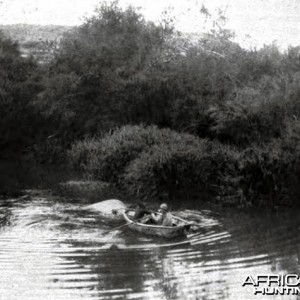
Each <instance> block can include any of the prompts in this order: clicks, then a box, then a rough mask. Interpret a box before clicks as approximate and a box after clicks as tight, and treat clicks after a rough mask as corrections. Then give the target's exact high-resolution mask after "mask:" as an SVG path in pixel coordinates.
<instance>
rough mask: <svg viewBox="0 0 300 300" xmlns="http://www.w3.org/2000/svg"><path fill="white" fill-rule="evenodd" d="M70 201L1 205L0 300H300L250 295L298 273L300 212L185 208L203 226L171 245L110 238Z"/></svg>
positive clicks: (123, 235) (127, 235)
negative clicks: (265, 281) (254, 282)
mask: <svg viewBox="0 0 300 300" xmlns="http://www.w3.org/2000/svg"><path fill="white" fill-rule="evenodd" d="M63 200H64V199H60V198H57V197H52V196H46V197H38V196H35V197H31V198H30V199H8V200H1V202H0V203H1V205H0V267H1V271H0V299H1V300H2V299H3V300H12V299H18V300H19V299H22V300H34V299H51V300H52V299H53V300H59V299H64V300H65V299H72V300H76V299H85V300H88V299H273V297H274V299H299V295H298V296H296V295H295V296H293V295H277V296H263V295H254V289H253V287H252V286H249V285H247V286H244V287H243V286H242V284H243V282H244V281H245V280H246V277H247V276H248V275H251V276H253V278H255V276H256V275H257V274H270V275H271V274H276V275H278V274H291V273H293V274H300V271H299V268H300V261H299V258H300V237H299V232H300V220H299V217H298V212H297V211H291V210H286V211H283V212H277V213H271V212H269V213H267V212H247V213H246V212H238V211H232V210H228V211H223V212H219V213H216V212H213V211H212V210H208V209H201V210H197V209H178V210H177V211H176V212H175V213H176V214H177V215H179V216H181V217H183V218H188V219H190V220H193V221H195V222H197V223H199V224H201V227H200V228H199V230H198V231H196V232H194V233H193V234H192V235H191V236H189V238H180V239H176V240H166V239H162V238H161V239H157V238H154V237H149V236H145V235H142V234H137V233H134V232H131V231H130V230H129V229H124V230H123V229H120V230H115V231H112V232H110V233H108V234H104V233H105V232H106V231H107V230H109V229H111V228H113V226H115V225H111V224H107V223H106V222H104V221H103V220H102V219H101V218H100V217H99V215H98V214H97V212H91V211H88V210H85V209H84V207H83V205H80V204H70V203H68V202H66V201H63ZM297 297H298V298H297Z"/></svg>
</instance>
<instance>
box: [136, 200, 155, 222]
mask: <svg viewBox="0 0 300 300" xmlns="http://www.w3.org/2000/svg"><path fill="white" fill-rule="evenodd" d="M150 213H151V212H150V211H149V210H147V209H146V207H145V205H144V204H143V203H141V202H138V203H137V206H136V208H135V212H134V216H133V219H134V220H139V221H141V219H142V218H144V217H145V216H147V215H150ZM148 219H149V218H147V220H148Z"/></svg>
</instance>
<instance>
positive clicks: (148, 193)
mask: <svg viewBox="0 0 300 300" xmlns="http://www.w3.org/2000/svg"><path fill="white" fill-rule="evenodd" d="M236 158H237V156H236V154H235V153H234V151H232V150H229V149H228V148H225V149H224V148H223V147H222V146H221V145H220V144H217V143H211V142H208V141H206V140H199V141H198V142H197V143H193V144H188V143H186V142H185V141H184V140H183V141H182V142H181V143H174V144H169V145H166V144H161V145H158V146H154V147H152V148H150V149H149V151H147V152H144V153H143V154H142V155H140V156H139V157H138V158H137V159H135V160H134V161H132V162H131V163H130V165H129V166H128V167H127V169H126V172H125V175H124V183H125V186H126V188H127V190H128V191H129V192H130V193H132V194H134V195H136V196H139V197H144V198H146V199H164V200H174V199H187V198H192V197H194V198H198V197H199V198H200V199H201V198H203V197H206V196H208V195H210V196H216V195H218V193H219V191H218V190H217V191H216V187H217V188H219V187H220V186H222V185H225V184H226V185H227V186H228V185H229V183H230V185H233V184H234V182H233V180H232V179H233V175H234V173H235V169H236V168H237V159H236ZM230 181H232V182H230ZM206 200H207V199H206Z"/></svg>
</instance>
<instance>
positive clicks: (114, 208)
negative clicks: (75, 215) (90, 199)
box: [85, 199, 127, 222]
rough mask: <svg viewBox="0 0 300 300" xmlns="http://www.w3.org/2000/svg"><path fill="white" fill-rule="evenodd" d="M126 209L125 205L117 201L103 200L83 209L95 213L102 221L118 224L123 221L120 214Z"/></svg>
mask: <svg viewBox="0 0 300 300" xmlns="http://www.w3.org/2000/svg"><path fill="white" fill-rule="evenodd" d="M126 208H127V207H126V205H125V204H124V203H123V202H122V201H120V200H117V199H109V200H104V201H101V202H97V203H94V204H91V205H88V206H86V207H85V209H88V210H92V211H94V212H95V211H96V212H97V213H99V215H100V216H101V217H103V218H104V219H107V220H109V221H118V222H120V221H124V218H123V215H122V212H123V211H124V210H125V209H126Z"/></svg>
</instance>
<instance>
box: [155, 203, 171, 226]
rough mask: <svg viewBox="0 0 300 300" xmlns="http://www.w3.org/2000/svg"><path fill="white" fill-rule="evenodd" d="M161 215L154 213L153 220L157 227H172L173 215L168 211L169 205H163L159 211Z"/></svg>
mask: <svg viewBox="0 0 300 300" xmlns="http://www.w3.org/2000/svg"><path fill="white" fill-rule="evenodd" d="M158 212H159V214H155V213H152V214H151V219H152V220H153V222H154V223H155V224H156V225H161V226H172V225H173V220H172V215H171V213H170V212H169V211H168V205H167V204H166V203H162V204H161V205H160V207H159V210H158Z"/></svg>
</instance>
